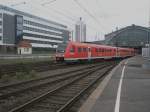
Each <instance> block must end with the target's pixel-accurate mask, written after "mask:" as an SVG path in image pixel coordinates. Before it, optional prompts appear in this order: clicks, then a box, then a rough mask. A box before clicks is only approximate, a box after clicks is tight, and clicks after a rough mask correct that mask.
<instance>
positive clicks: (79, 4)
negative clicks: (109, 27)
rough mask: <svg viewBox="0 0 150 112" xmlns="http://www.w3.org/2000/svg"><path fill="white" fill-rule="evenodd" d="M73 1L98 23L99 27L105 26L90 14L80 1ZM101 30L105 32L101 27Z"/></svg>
mask: <svg viewBox="0 0 150 112" xmlns="http://www.w3.org/2000/svg"><path fill="white" fill-rule="evenodd" d="M73 1H75V3H76V4H77V5H78V6H79V7H80V8H81V9H82V10H83V11H84V12H85V13H87V14H88V15H89V16H90V17H91V18H92V19H93V20H94V21H95V22H96V23H98V24H99V25H100V26H101V27H103V28H104V29H105V27H104V26H103V25H102V24H101V23H100V21H99V20H97V18H96V17H95V16H93V14H91V13H90V12H89V11H88V10H87V9H86V8H85V7H84V6H83V5H82V4H81V3H79V2H78V0H73ZM101 30H102V31H103V32H105V31H104V30H103V29H101Z"/></svg>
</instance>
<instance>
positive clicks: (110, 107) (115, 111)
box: [79, 56, 150, 112]
mask: <svg viewBox="0 0 150 112" xmlns="http://www.w3.org/2000/svg"><path fill="white" fill-rule="evenodd" d="M107 79H108V80H107ZM102 83H104V84H100V86H99V87H98V88H97V89H96V90H95V91H94V92H93V94H92V95H91V96H90V97H89V99H88V100H87V101H86V102H85V104H84V105H83V106H82V107H81V108H80V110H79V112H150V62H149V61H148V60H147V59H144V58H142V57H141V56H135V57H132V58H129V59H126V60H124V61H122V62H121V63H120V64H119V65H118V66H117V67H116V68H115V69H114V70H113V72H112V73H111V74H110V75H108V76H107V77H106V78H105V80H104V82H102ZM106 83H107V84H106Z"/></svg>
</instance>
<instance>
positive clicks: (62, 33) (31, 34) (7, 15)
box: [0, 5, 70, 53]
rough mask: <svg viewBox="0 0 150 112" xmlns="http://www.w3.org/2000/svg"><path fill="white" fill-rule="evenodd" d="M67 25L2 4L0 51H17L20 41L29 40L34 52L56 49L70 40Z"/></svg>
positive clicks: (0, 13)
mask: <svg viewBox="0 0 150 112" xmlns="http://www.w3.org/2000/svg"><path fill="white" fill-rule="evenodd" d="M69 33H70V31H69V30H68V28H67V26H65V25H63V24H60V23H57V22H54V21H49V20H46V19H44V18H40V17H37V16H34V15H31V14H28V13H25V12H22V11H18V10H15V9H12V8H9V7H6V6H3V5H0V53H16V51H17V44H18V43H19V42H20V41H24V40H26V41H28V42H29V43H30V44H31V45H32V51H33V53H45V52H51V51H55V49H56V48H57V46H58V44H60V43H62V42H66V41H68V40H69Z"/></svg>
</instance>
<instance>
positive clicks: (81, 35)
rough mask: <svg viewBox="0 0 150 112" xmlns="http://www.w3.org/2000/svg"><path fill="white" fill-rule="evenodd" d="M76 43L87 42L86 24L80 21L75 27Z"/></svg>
mask: <svg viewBox="0 0 150 112" xmlns="http://www.w3.org/2000/svg"><path fill="white" fill-rule="evenodd" d="M75 41H76V42H86V24H85V23H84V22H83V21H82V18H81V17H80V20H79V21H78V22H77V23H76V25H75Z"/></svg>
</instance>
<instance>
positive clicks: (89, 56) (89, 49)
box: [88, 47, 92, 60]
mask: <svg viewBox="0 0 150 112" xmlns="http://www.w3.org/2000/svg"><path fill="white" fill-rule="evenodd" d="M91 54H92V53H91V48H90V47H88V60H90V59H91Z"/></svg>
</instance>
